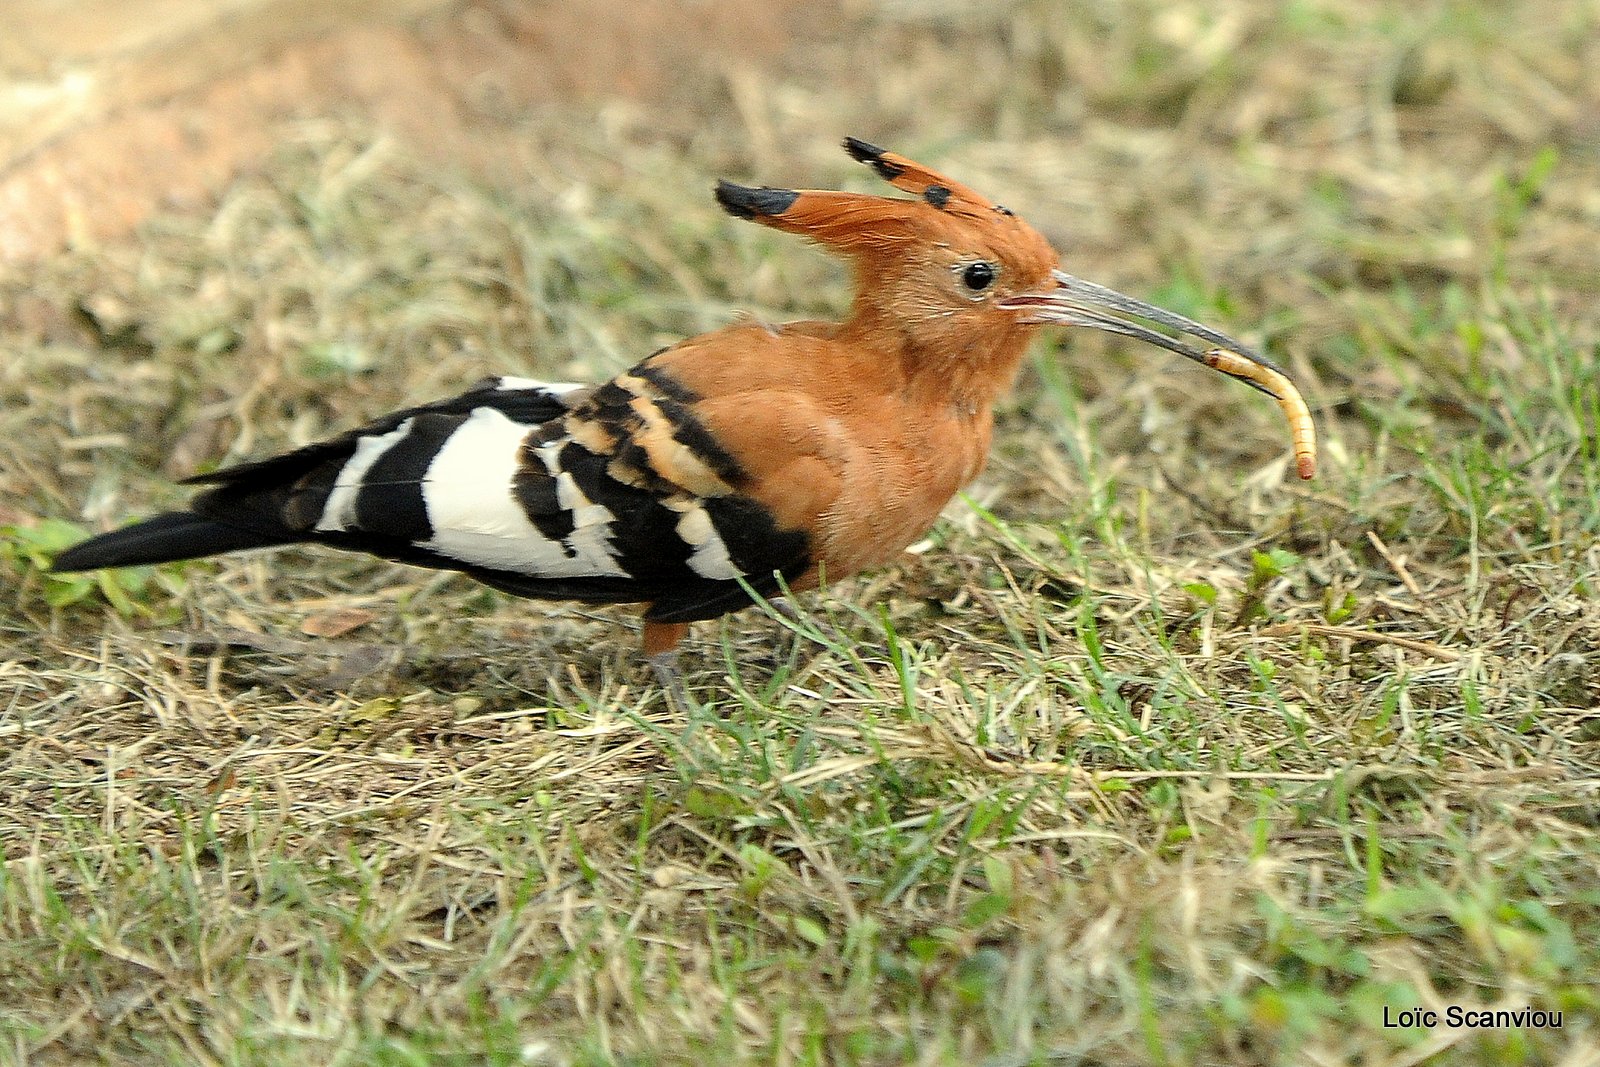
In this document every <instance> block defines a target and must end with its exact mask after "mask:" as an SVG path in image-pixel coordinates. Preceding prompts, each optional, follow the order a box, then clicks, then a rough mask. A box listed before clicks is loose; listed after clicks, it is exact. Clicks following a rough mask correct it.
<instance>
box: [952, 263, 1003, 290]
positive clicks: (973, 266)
mask: <svg viewBox="0 0 1600 1067" xmlns="http://www.w3.org/2000/svg"><path fill="white" fill-rule="evenodd" d="M997 273H999V272H998V271H996V270H995V268H994V264H993V263H988V262H985V261H984V260H981V259H980V260H978V261H977V262H976V263H968V264H967V265H966V267H964V268H963V269H962V271H961V284H962V285H964V286H966V287H967V288H968V289H969V290H970V291H972V292H974V293H981V292H983V291H984V290H985V289H987V288H989V286H991V285H993V284H994V279H995V275H996V274H997Z"/></svg>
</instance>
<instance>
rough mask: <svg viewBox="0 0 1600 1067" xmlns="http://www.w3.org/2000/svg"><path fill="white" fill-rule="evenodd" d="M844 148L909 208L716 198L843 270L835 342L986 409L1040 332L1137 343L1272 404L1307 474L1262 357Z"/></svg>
mask: <svg viewBox="0 0 1600 1067" xmlns="http://www.w3.org/2000/svg"><path fill="white" fill-rule="evenodd" d="M844 148H845V151H847V152H848V153H850V155H851V156H852V157H853V158H855V159H856V160H858V161H859V162H862V163H865V164H867V165H868V166H869V167H871V168H872V169H873V170H874V171H875V172H876V173H877V175H878V176H879V177H880V178H882V179H884V180H885V181H887V182H889V183H890V184H891V185H893V186H894V187H895V188H897V189H899V190H901V191H903V192H906V193H910V194H911V198H909V199H907V198H905V197H888V196H876V195H872V194H867V193H850V192H840V191H835V190H818V189H805V190H794V189H775V188H771V187H760V188H752V187H750V186H744V185H736V184H734V183H733V182H727V181H724V182H719V183H718V185H717V189H716V196H717V202H718V203H719V204H721V205H722V207H723V208H724V210H726V211H728V212H729V213H730V214H733V215H736V216H738V217H739V218H744V219H750V220H753V221H755V222H759V223H761V224H762V225H765V226H770V227H772V228H774V229H778V230H783V231H785V232H787V233H795V234H799V235H801V236H803V237H807V238H810V239H811V240H813V241H815V242H817V243H818V244H820V245H822V246H824V247H825V248H828V249H831V250H833V251H835V252H838V253H840V254H842V255H844V256H846V257H848V258H849V259H850V260H851V261H852V263H853V264H854V266H855V275H856V295H855V303H854V306H853V308H852V313H851V317H850V319H849V321H848V322H846V323H845V324H844V326H843V328H842V330H843V336H845V337H847V338H849V339H851V340H854V341H857V342H860V343H862V344H864V345H865V346H866V347H868V348H872V349H875V350H878V351H884V352H892V353H894V354H896V355H897V356H899V358H901V359H902V360H903V361H905V362H906V363H907V370H908V371H909V372H910V373H911V374H912V375H914V376H917V377H924V378H934V379H936V380H939V381H942V382H944V383H946V384H947V386H948V388H950V389H951V390H952V391H953V392H955V393H958V394H959V393H962V392H966V393H969V394H970V395H971V396H972V398H973V399H974V400H975V401H977V402H979V403H984V404H987V403H988V402H990V401H992V400H993V398H994V397H995V396H996V395H997V394H998V393H999V392H1000V391H1001V390H1003V389H1004V388H1005V387H1006V386H1007V385H1008V384H1009V383H1010V380H1011V378H1012V375H1013V372H1014V371H1015V369H1016V366H1017V363H1018V361H1019V360H1020V359H1021V357H1022V354H1023V350H1024V349H1025V348H1026V346H1027V342H1028V340H1029V338H1030V336H1031V334H1032V333H1033V332H1034V331H1035V330H1036V329H1037V328H1038V327H1040V326H1045V325H1061V326H1087V327H1090V328H1092V329H1097V330H1103V331H1106V332H1109V333H1115V334H1120V335H1123V336H1125V337H1133V338H1136V339H1138V340H1142V341H1147V342H1149V343H1151V344H1154V345H1158V346H1160V347H1162V348H1165V349H1167V350H1169V351H1171V352H1176V353H1178V354H1179V355H1181V356H1185V357H1187V358H1189V359H1192V360H1195V361H1196V362H1199V363H1203V364H1205V365H1206V366H1208V367H1212V368H1214V369H1217V370H1220V371H1222V372H1223V373H1225V374H1228V375H1230V376H1232V377H1235V378H1239V379H1241V380H1243V381H1245V382H1247V383H1249V384H1250V385H1252V386H1254V387H1255V388H1257V389H1260V390H1261V391H1262V392H1265V393H1267V394H1269V395H1271V396H1274V397H1276V398H1277V399H1279V401H1280V403H1282V404H1283V405H1284V408H1285V411H1286V412H1287V413H1288V414H1289V416H1290V419H1291V422H1292V423H1294V426H1295V433H1296V452H1297V455H1299V456H1300V459H1301V462H1300V465H1299V470H1300V473H1301V476H1302V477H1310V469H1311V467H1310V464H1311V458H1310V452H1309V449H1310V448H1311V442H1310V436H1309V435H1310V434H1311V424H1310V415H1309V414H1308V413H1306V411H1305V406H1304V403H1303V402H1302V401H1301V400H1300V396H1299V394H1298V393H1297V392H1295V391H1294V387H1293V385H1292V384H1291V383H1290V382H1289V379H1288V378H1287V377H1286V376H1285V375H1284V374H1283V372H1282V371H1280V370H1278V369H1277V368H1276V367H1274V366H1273V365H1272V364H1271V363H1269V362H1268V361H1267V360H1266V359H1264V358H1262V357H1261V356H1260V355H1258V354H1256V353H1255V352H1253V351H1251V350H1250V349H1249V348H1248V347H1247V346H1245V345H1244V344H1242V343H1240V342H1239V341H1236V340H1234V339H1233V338H1231V337H1228V336H1227V335H1226V334H1223V333H1220V332H1218V331H1216V330H1213V329H1211V328H1209V327H1207V326H1204V325H1202V324H1200V323H1198V322H1195V321H1193V320H1191V319H1188V318H1185V317H1184V316H1182V315H1178V314H1176V313H1174V312H1171V311H1166V310H1164V309H1162V308H1158V307H1154V306H1152V305H1150V304H1147V303H1145V302H1143V301H1141V300H1136V299H1134V298H1133V297H1131V296H1126V295H1124V294H1122V293H1119V292H1117V291H1115V290H1113V289H1108V288H1106V287H1105V286H1102V285H1096V284H1094V283H1093V282H1087V281H1084V280H1083V279H1080V278H1075V277H1073V276H1072V275H1070V274H1067V273H1066V272H1064V271H1063V270H1061V267H1060V257H1059V256H1058V255H1057V254H1056V252H1055V250H1054V249H1053V248H1051V247H1050V243H1049V242H1048V241H1046V240H1045V239H1044V237H1043V236H1042V235H1041V234H1040V233H1039V231H1037V230H1035V229H1034V228H1033V227H1032V226H1029V225H1028V224H1027V223H1026V222H1024V221H1022V219H1020V218H1018V217H1017V215H1016V214H1015V213H1014V212H1012V211H1010V210H1009V209H1007V208H1004V207H1002V206H1000V205H999V204H996V203H995V202H993V201H992V200H990V199H988V198H987V197H985V196H983V195H982V194H980V193H978V192H977V191H976V190H974V189H972V188H970V187H969V186H966V185H963V184H961V183H960V182H957V181H955V180H954V179H951V178H948V177H945V176H944V175H942V174H939V173H938V172H936V171H934V170H932V169H930V168H928V167H925V166H923V165H922V164H920V163H917V162H915V161H914V160H911V159H907V158H906V157H905V156H901V155H898V154H896V153H894V152H890V151H886V150H885V149H882V148H879V147H877V146H876V145H871V144H868V143H867V142H865V141H861V140H858V139H856V138H854V137H847V138H845V141H844ZM1141 320H1143V321H1141ZM1150 324H1154V325H1153V326H1152V325H1150ZM1157 326H1159V327H1162V328H1164V329H1165V330H1166V331H1170V332H1163V330H1161V329H1157V328H1155V327H1157ZM1174 334H1176V335H1178V336H1174ZM1185 334H1186V335H1189V336H1190V337H1194V338H1199V339H1200V340H1202V341H1204V342H1207V343H1208V345H1209V346H1210V347H1206V348H1202V347H1199V346H1196V345H1194V344H1192V343H1190V342H1189V341H1186V340H1184V339H1183V337H1182V335H1185ZM1286 397H1287V398H1286ZM1302 435H1304V436H1305V440H1304V441H1302ZM1302 445H1304V449H1302Z"/></svg>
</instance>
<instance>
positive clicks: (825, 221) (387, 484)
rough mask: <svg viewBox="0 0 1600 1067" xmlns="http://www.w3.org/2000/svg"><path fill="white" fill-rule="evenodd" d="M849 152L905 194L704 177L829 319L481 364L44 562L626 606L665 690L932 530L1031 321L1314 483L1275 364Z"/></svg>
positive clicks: (1013, 371)
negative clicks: (389, 565) (534, 368)
mask: <svg viewBox="0 0 1600 1067" xmlns="http://www.w3.org/2000/svg"><path fill="white" fill-rule="evenodd" d="M844 148H845V150H846V151H847V152H848V153H849V155H850V156H851V157H852V158H854V159H855V160H856V161H858V162H860V163H863V164H865V165H866V166H867V167H868V168H870V169H871V170H872V171H873V172H874V173H875V174H876V176H877V177H878V178H881V179H883V180H884V181H886V182H888V183H889V184H890V185H891V186H892V187H893V188H894V189H895V190H897V191H898V192H900V193H903V194H907V195H903V196H889V195H878V194H876V193H859V192H851V191H840V190H827V189H800V190H796V189H787V188H777V187H772V186H746V185H740V184H736V183H734V182H730V181H721V182H718V183H717V185H716V187H715V191H714V193H715V198H716V201H717V203H718V204H719V205H721V207H722V208H723V209H724V210H725V211H727V212H728V213H729V214H730V215H732V216H734V217H736V218H739V219H743V220H748V221H750V222H754V223H758V224H760V225H763V226H767V227H770V228H772V229H774V230H778V231H781V232H783V233H788V234H794V235H797V236H799V237H803V238H806V239H809V240H810V241H812V242H813V243H815V244H817V245H820V246H821V247H822V248H823V249H825V250H827V251H829V252H832V253H835V254H837V255H839V256H841V257H843V258H844V259H845V260H847V261H848V262H849V264H850V265H851V267H852V269H853V276H854V296H853V299H852V302H851V304H850V308H849V313H848V315H847V316H846V317H844V319H843V321H840V322H828V321H795V322H787V323H783V324H772V323H768V322H764V321H761V320H759V319H755V318H748V317H747V318H742V319H740V320H738V321H735V322H733V323H731V324H730V325H727V326H724V327H722V328H721V329H717V330H714V331H712V332H709V333H705V334H702V335H699V336H696V337H691V338H688V339H686V340H683V341H680V342H678V343H677V344H674V345H671V346H669V347H666V348H662V349H660V350H658V351H656V352H654V353H653V354H651V355H650V356H648V357H647V358H645V359H643V360H642V361H640V362H639V363H637V364H635V365H634V366H632V367H630V368H629V369H627V370H625V371H623V372H621V373H620V374H617V375H616V376H614V377H612V378H611V379H610V380H608V381H604V382H600V383H598V384H582V383H557V382H543V381H538V380H534V379H530V378H524V377H517V376H509V375H506V376H499V377H491V378H487V379H485V380H483V381H480V382H478V383H477V384H476V385H474V386H472V387H471V388H470V389H468V390H467V391H466V392H464V393H462V394H461V395H459V396H456V397H452V398H449V399H445V400H440V401H436V402H433V403H426V404H421V405H419V406H416V407H411V408H407V409H405V410H402V411H397V412H394V413H393V414H390V415H387V416H385V417H383V418H380V419H377V420H376V421H373V422H370V423H367V424H366V425H363V426H360V427H359V428H357V429H353V430H350V431H348V432H346V433H343V434H341V435H339V436H336V437H333V438H331V439H329V440H326V441H322V442H319V443H315V444H311V445H308V446H305V447H302V448H297V449H294V450H293V451H289V452H285V453H283V454H281V455H276V456H271V457H269V458H265V459H259V460H255V461H253V462H245V463H242V464H239V465H236V466H231V467H227V468H224V469H219V470H215V471H212V472H209V473H203V474H199V475H197V476H194V477H191V478H189V479H187V480H186V482H185V483H184V484H188V485H194V486H198V487H200V490H201V491H200V492H199V493H198V495H196V496H195V497H193V498H192V499H191V500H190V501H189V504H188V506H187V507H186V508H184V509H183V510H178V511H170V512H166V513H164V514H160V515H157V516H155V517H153V518H149V519H146V520H144V521H141V522H137V523H135V524H133V525H131V526H127V527H124V528H122V529H118V530H114V531H111V532H108V533H104V534H101V535H99V536H95V537H92V538H90V539H88V540H86V541H84V542H82V543H80V544H78V545H75V546H73V547H71V548H68V549H66V550H65V551H63V552H62V553H60V554H59V555H57V556H56V557H55V559H54V560H53V569H54V570H55V571H58V572H69V571H84V570H93V569H99V568H107V567H127V566H133V565H142V564H158V563H164V562H169V561H176V560H185V559H192V558H197V557H204V556H213V555H217V554H219V553H226V552H234V551H238V550H243V549H255V548H267V547H271V546H279V545H289V544H299V543H311V544H318V545H326V546H329V547H332V548H338V549H348V550H353V551H358V552H365V553H369V554H372V555H375V556H380V557H383V558H386V559H389V560H394V561H398V562H401V563H406V564H414V565H418V566H422V567H431V568H437V569H445V570H453V571H459V572H462V573H464V574H467V575H469V576H471V577H472V578H475V579H477V580H478V581H480V582H483V583H485V584H486V585H489V586H491V587H493V588H495V589H499V590H502V591H504V592H507V593H510V594H513V595H515V596H518V597H527V598H533V599H539V600H566V601H580V602H585V603H590V604H621V603H636V604H642V605H643V634H642V637H643V651H644V655H645V657H646V659H647V661H648V662H649V664H650V665H651V667H652V668H653V669H654V671H655V673H656V675H657V678H658V680H659V681H660V684H661V686H662V688H663V689H666V690H668V691H670V692H673V693H681V691H682V690H681V679H680V676H679V674H678V670H677V662H678V659H677V657H678V648H679V645H680V643H681V642H682V640H683V639H684V637H685V635H686V634H687V633H688V631H689V627H690V624H691V623H694V622H699V621H704V620H710V619H715V618H718V617H720V616H723V615H726V614H728V613H731V612H735V611H738V610H740V609H741V608H745V607H748V606H750V605H751V604H752V603H753V602H755V601H756V600H757V599H758V598H759V599H767V598H778V597H780V596H783V595H786V594H788V593H793V592H800V591H804V590H809V589H812V588H815V587H816V586H817V585H818V584H819V583H820V582H821V581H823V580H824V579H826V580H828V581H833V580H837V579H840V578H844V577H847V576H849V575H852V574H856V573H859V572H861V571H865V570H870V569H873V568H877V567H881V566H883V565H885V564H887V563H889V562H891V561H892V560H893V559H895V558H896V557H897V556H898V555H899V554H900V553H901V552H902V551H903V550H904V549H905V548H906V547H907V546H908V545H910V544H912V543H913V542H914V541H916V540H917V539H918V538H920V537H921V536H922V535H923V534H924V533H925V532H926V531H927V530H928V529H929V528H930V527H931V526H932V525H933V524H934V522H935V521H936V519H937V518H938V516H939V514H940V512H941V511H942V510H943V509H944V508H945V506H946V505H947V504H948V503H949V501H950V500H951V499H952V498H953V497H954V496H955V494H956V493H957V492H958V491H959V490H960V489H961V488H962V487H963V486H964V485H966V484H967V483H969V482H970V481H972V479H973V478H975V477H976V476H977V475H978V473H979V472H980V471H981V470H982V468H983V466H984V463H985V459H986V456H987V454H988V450H989V444H990V438H991V435H992V433H993V429H994V407H995V404H996V401H997V400H999V399H1000V398H1001V397H1002V396H1003V395H1004V394H1005V393H1006V392H1007V390H1008V389H1009V388H1010V386H1011V384H1012V382H1013V379H1014V378H1015V377H1016V375H1017V371H1018V367H1019V365H1020V363H1021V361H1022V359H1023V357H1024V354H1025V352H1026V350H1027V348H1028V346H1029V343H1030V341H1031V340H1032V338H1033V337H1034V335H1035V334H1036V333H1037V332H1038V330H1039V329H1040V328H1041V327H1044V326H1049V325H1065V326H1079V327H1089V328H1093V329H1097V330H1102V331H1107V332H1111V333H1115V334H1120V335H1123V336H1127V337H1132V338H1135V339H1138V340H1141V341H1145V342H1148V343H1150V344H1153V345H1157V346H1159V347H1162V348H1165V349H1167V350H1169V351H1172V352H1175V353H1177V354H1179V355H1182V356H1184V357H1186V358H1188V359H1191V360H1194V361H1196V362H1199V363H1201V364H1203V365H1206V366H1210V367H1212V368H1214V369H1217V370H1220V371H1222V372H1223V373H1225V374H1228V375H1230V376H1232V377H1235V378H1238V379H1240V380H1242V381H1245V382H1246V383H1247V384H1249V385H1251V386H1253V387H1255V388H1257V389H1259V390H1261V391H1263V392H1266V393H1268V394H1270V395H1271V396H1273V397H1274V398H1275V399H1277V400H1278V402H1279V404H1280V405H1281V406H1282V407H1283V410H1284V411H1285V413H1286V414H1287V416H1288V418H1289V422H1290V427H1291V431H1292V435H1293V439H1294V448H1295V455H1296V459H1297V469H1298V473H1299V474H1300V475H1301V476H1302V477H1307V478H1309V477H1310V476H1311V474H1312V472H1313V470H1314V464H1315V439H1314V429H1313V427H1312V422H1311V417H1310V414H1309V410H1308V409H1307V407H1306V405H1305V403H1304V400H1303V399H1302V398H1301V396H1300V394H1299V392H1298V390H1297V389H1296V388H1295V386H1294V384H1293V382H1292V381H1291V380H1290V379H1289V378H1288V376H1287V375H1285V374H1284V373H1283V372H1282V371H1281V370H1280V369H1279V368H1277V367H1275V366H1274V365H1273V364H1271V363H1270V362H1268V361H1267V360H1266V359H1265V358H1263V357H1262V356H1260V355H1259V354H1257V353H1255V352H1253V351H1252V350H1251V349H1250V348H1248V347H1247V346H1245V345H1244V344H1242V343H1241V342H1238V341H1236V340H1234V339H1233V338H1231V337H1228V336H1227V335H1225V334H1222V333H1220V332H1218V331H1216V330H1212V329H1210V328H1208V327H1206V326H1203V325H1201V324H1200V323H1197V322H1194V321H1192V320H1190V319H1188V318H1185V317H1183V316H1180V315H1177V314H1174V313H1172V312H1170V311H1167V310H1164V309H1161V308H1158V307H1154V306H1152V305H1150V304H1147V303H1144V302H1143V301H1140V300H1136V299H1134V298H1132V297H1129V296H1125V295H1123V294H1122V293H1119V292H1117V291H1115V290H1113V289H1109V288H1106V287H1104V286H1100V285H1097V284H1094V283H1092V282H1087V281H1084V280H1083V279H1080V278H1077V277H1075V276H1073V275H1070V274H1067V273H1066V272H1065V271H1063V270H1062V268H1061V259H1060V256H1059V255H1058V253H1057V252H1056V250H1055V249H1054V248H1053V247H1052V246H1051V244H1050V243H1049V241H1047V240H1046V239H1045V238H1044V237H1043V236H1042V235H1041V234H1040V233H1039V232H1038V231H1037V230H1036V229H1034V228H1033V227H1032V226H1030V225H1029V224H1028V223H1026V222H1024V221H1023V220H1022V219H1021V218H1020V217H1019V216H1018V215H1017V214H1016V213H1015V212H1013V211H1011V210H1010V209H1008V208H1006V207H1004V206H1002V205H1000V204H998V203H995V202H994V201H992V200H990V199H989V198H988V197H986V196H984V195H982V194H981V193H979V192H977V191H976V190H974V189H972V188H970V187H968V186H966V185H964V184H962V183H960V182H958V181H956V180H954V179H953V178H949V177H946V176H945V175H943V174H940V173H938V172H937V171H935V170H933V169H931V168H929V167H926V166H924V165H922V164H920V163H917V162H915V161H914V160H912V159H910V158H908V157H906V156H903V155H900V154H897V153H895V152H892V151H890V150H887V149H884V148H880V147H878V146H876V145H873V144H870V143H868V142H866V141H863V140H860V139H858V138H854V137H848V138H845V140H844ZM1151 324H1153V325H1151ZM1185 335H1186V336H1187V337H1192V338H1197V339H1199V340H1200V341H1203V342H1206V346H1205V347H1202V346H1200V345H1198V344H1196V343H1195V342H1193V341H1190V340H1186V339H1185Z"/></svg>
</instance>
